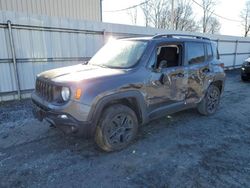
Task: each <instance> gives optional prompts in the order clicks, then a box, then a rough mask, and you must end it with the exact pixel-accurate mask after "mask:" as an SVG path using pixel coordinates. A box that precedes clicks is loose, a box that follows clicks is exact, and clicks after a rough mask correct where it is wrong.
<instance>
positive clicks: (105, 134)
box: [95, 104, 138, 152]
mask: <svg viewBox="0 0 250 188" xmlns="http://www.w3.org/2000/svg"><path fill="white" fill-rule="evenodd" d="M137 131H138V120H137V116H136V114H135V112H134V111H133V110H132V109H131V108H129V107H127V106H125V105H120V104H115V105H112V106H110V107H108V108H107V109H106V110H105V111H104V113H103V115H102V117H101V119H100V121H99V123H98V125H97V128H96V132H95V142H96V144H97V146H98V147H99V148H100V149H102V150H104V151H107V152H111V151H118V150H121V149H123V148H125V147H127V146H128V145H129V144H130V143H131V142H132V141H133V140H134V138H135V137H136V134H137Z"/></svg>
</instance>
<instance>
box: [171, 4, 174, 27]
mask: <svg viewBox="0 0 250 188" xmlns="http://www.w3.org/2000/svg"><path fill="white" fill-rule="evenodd" d="M171 26H172V29H173V30H174V0H172V1H171Z"/></svg>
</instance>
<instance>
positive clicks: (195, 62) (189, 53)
mask: <svg viewBox="0 0 250 188" xmlns="http://www.w3.org/2000/svg"><path fill="white" fill-rule="evenodd" d="M212 59H213V54H212V47H211V44H209V43H203V42H187V43H186V61H185V64H186V65H187V66H188V92H187V99H186V102H187V103H198V102H200V100H201V99H202V97H203V96H204V95H205V92H206V88H207V86H208V84H209V81H210V77H211V76H212V75H211V74H210V66H209V65H210V64H209V62H210V61H212Z"/></svg>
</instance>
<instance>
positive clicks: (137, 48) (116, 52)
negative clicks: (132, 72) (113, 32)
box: [89, 40, 147, 68]
mask: <svg viewBox="0 0 250 188" xmlns="http://www.w3.org/2000/svg"><path fill="white" fill-rule="evenodd" d="M146 46H147V42H145V41H129V40H114V41H110V42H108V43H107V44H106V45H104V46H103V47H102V48H101V49H100V50H99V51H98V52H97V53H96V54H95V55H94V56H93V57H92V58H91V60H90V61H89V64H90V65H97V66H104V67H109V68H130V67H132V66H134V65H135V64H136V63H137V62H138V61H139V60H140V58H141V56H142V54H143V52H144V50H145V49H146Z"/></svg>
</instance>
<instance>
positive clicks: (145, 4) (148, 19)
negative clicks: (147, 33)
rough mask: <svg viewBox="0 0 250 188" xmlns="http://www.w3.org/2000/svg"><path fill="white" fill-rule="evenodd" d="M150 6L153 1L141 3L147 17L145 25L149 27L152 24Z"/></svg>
mask: <svg viewBox="0 0 250 188" xmlns="http://www.w3.org/2000/svg"><path fill="white" fill-rule="evenodd" d="M150 6H151V2H150V1H147V2H145V3H144V4H142V5H141V9H142V12H143V15H144V18H145V26H146V27H148V26H149V24H150V12H151V11H150Z"/></svg>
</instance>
